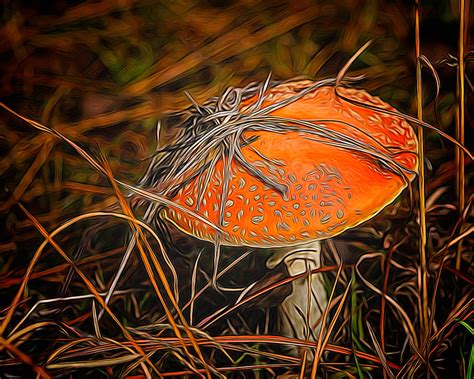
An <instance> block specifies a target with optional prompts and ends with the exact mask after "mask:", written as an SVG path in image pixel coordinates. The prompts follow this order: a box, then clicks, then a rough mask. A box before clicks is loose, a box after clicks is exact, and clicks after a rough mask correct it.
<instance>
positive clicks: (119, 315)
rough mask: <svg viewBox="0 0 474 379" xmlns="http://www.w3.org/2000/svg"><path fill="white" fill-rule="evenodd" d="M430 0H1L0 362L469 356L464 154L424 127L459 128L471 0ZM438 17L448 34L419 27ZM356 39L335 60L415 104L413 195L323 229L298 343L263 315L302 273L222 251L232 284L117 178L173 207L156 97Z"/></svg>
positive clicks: (346, 372)
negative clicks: (154, 182)
mask: <svg viewBox="0 0 474 379" xmlns="http://www.w3.org/2000/svg"><path fill="white" fill-rule="evenodd" d="M58 4H59V3H58ZM437 4H438V2H425V1H421V2H420V4H419V5H421V6H420V7H418V8H416V9H417V13H415V1H414V2H413V4H409V5H401V4H399V3H395V4H392V3H390V4H387V2H383V1H378V2H369V1H363V0H361V1H355V2H347V1H337V2H333V1H327V2H317V4H313V3H311V2H283V1H276V2H271V4H270V3H268V2H263V1H262V2H248V1H235V2H232V3H231V4H229V5H227V4H223V3H221V2H218V1H217V2H214V1H209V2H207V3H202V2H198V1H191V2H166V1H162V2H159V1H154V0H146V1H141V2H133V1H121V2H110V1H99V2H93V1H85V2H83V3H81V4H79V5H76V6H65V5H64V6H62V5H44V6H40V5H38V6H36V7H35V6H34V5H32V6H30V7H27V6H25V5H22V4H21V3H20V2H16V1H12V2H9V3H8V4H7V5H6V6H5V9H4V10H3V14H2V17H3V19H2V21H1V25H0V37H1V38H0V55H1V59H0V70H1V73H2V81H1V83H0V103H1V109H0V151H1V154H2V159H1V160H0V175H1V178H2V179H1V183H2V188H1V192H0V199H1V200H0V222H1V225H0V228H1V229H0V230H2V235H1V236H0V376H2V377H3V376H6V375H16V376H21V377H28V376H31V375H36V376H37V377H43V378H49V377H57V376H61V375H63V376H65V375H70V376H71V377H75V376H91V377H100V376H108V377H129V378H132V377H186V376H187V377H211V376H222V377H238V376H239V375H240V376H242V375H243V376H254V377H274V376H275V375H277V374H292V375H299V376H300V377H311V376H312V377H330V378H341V377H355V378H361V377H384V378H392V377H400V378H404V377H429V376H433V377H436V376H437V377H444V376H446V375H451V376H452V377H458V376H459V377H468V376H469V375H472V371H473V365H474V353H473V352H472V350H471V349H472V338H473V337H472V327H473V319H474V318H473V311H472V307H473V300H472V288H473V284H474V279H473V271H472V242H473V232H474V227H473V226H472V224H471V223H470V220H469V216H470V215H471V214H472V202H473V195H472V190H471V187H470V183H471V181H472V170H471V168H472V161H471V159H470V158H469V157H468V156H467V155H466V154H465V152H463V151H462V149H461V148H459V147H455V146H454V145H453V144H452V143H451V142H449V141H448V140H446V138H442V137H441V136H440V134H439V133H437V132H436V131H435V130H433V129H430V128H429V127H427V126H429V125H434V126H436V127H437V128H439V130H440V131H441V133H446V135H447V136H452V137H454V138H456V139H457V140H458V141H459V143H460V144H464V143H466V141H469V137H472V135H471V136H470V134H472V130H470V129H469V128H467V127H465V126H467V125H469V124H470V123H471V124H472V115H470V114H469V109H472V105H473V104H472V83H471V82H470V81H469V80H467V79H466V77H468V76H469V74H472V65H471V61H469V60H468V59H467V56H468V54H469V51H468V46H469V35H468V32H467V31H468V30H469V26H470V23H471V20H470V19H469V14H470V12H469V2H466V1H460V2H459V8H456V9H454V8H453V9H450V8H449V7H448V6H447V5H446V7H444V6H440V5H437ZM425 5H426V8H424V6H425ZM426 9H428V10H429V11H427V12H425V10H426ZM433 15H434V16H433ZM446 20H451V21H449V22H448V21H446ZM430 22H431V24H430ZM433 23H434V25H435V28H434V29H433V25H432V24H433ZM454 24H455V28H454V29H453V30H456V36H457V37H456V38H457V39H456V41H454V42H455V43H451V42H453V41H448V42H446V41H443V40H439V41H438V40H434V39H430V38H427V37H426V35H427V34H429V33H431V32H433V30H435V31H436V29H440V30H442V29H444V28H447V29H446V30H451V29H452V28H453V25H454ZM430 25H431V26H430ZM449 28H451V29H449ZM425 31H427V32H425ZM425 33H426V34H425ZM458 37H459V38H458ZM368 40H374V42H373V44H372V46H371V47H370V48H369V49H367V50H366V51H364V53H363V54H361V55H360V56H358V57H357V59H356V60H355V61H354V62H352V61H351V62H350V63H351V64H352V65H351V67H350V68H349V70H350V74H351V75H360V74H364V75H365V81H363V82H362V83H360V86H361V87H363V88H365V89H366V90H367V91H369V92H370V93H373V94H374V95H377V96H380V97H381V98H382V99H383V100H384V101H387V102H388V103H390V104H392V105H394V106H396V108H397V109H403V110H404V111H405V112H406V113H407V114H411V115H413V117H414V118H415V115H416V116H417V117H418V118H419V119H420V120H421V119H423V120H424V121H425V122H426V123H429V125H427V124H424V126H425V127H419V126H416V124H415V123H413V126H414V128H416V130H417V132H418V138H419V140H420V141H422V142H424V144H423V143H421V144H420V151H419V158H420V162H423V161H425V165H424V166H423V165H422V166H423V167H424V172H423V171H420V175H419V176H418V183H417V185H414V186H413V188H412V189H411V190H412V196H410V194H409V192H408V191H407V192H406V193H404V194H402V195H401V196H400V197H399V198H398V199H397V200H396V201H395V202H394V203H392V204H391V205H390V206H388V207H387V208H386V209H385V210H384V211H383V212H382V213H381V214H379V215H378V216H377V217H375V218H374V219H372V220H370V221H368V222H366V223H364V224H363V225H361V226H360V227H359V228H357V229H355V230H352V231H348V232H345V233H344V234H342V235H341V236H339V237H337V238H335V239H333V240H329V241H327V242H326V243H324V245H323V253H322V254H323V262H324V265H323V267H322V268H320V269H317V270H313V271H312V272H311V273H313V274H314V273H323V274H324V275H325V278H326V282H327V289H326V290H327V293H328V295H330V296H329V302H328V306H327V308H326V309H325V310H323V312H322V317H321V319H320V320H318V321H317V323H316V324H315V325H312V327H313V329H314V330H316V328H317V327H318V325H319V326H320V327H321V328H320V330H319V331H318V332H317V333H314V334H315V338H314V340H312V339H311V338H309V337H310V336H309V334H308V336H307V337H308V338H306V339H303V340H297V339H295V338H291V337H288V336H282V335H280V334H279V332H278V330H277V329H276V328H275V325H276V324H277V316H276V314H277V312H276V308H277V306H278V305H279V304H280V303H281V302H282V301H283V299H284V298H285V296H287V295H288V293H289V289H290V288H291V282H292V281H293V280H298V279H300V278H303V277H305V276H307V275H309V273H303V274H300V275H297V276H295V277H289V276H288V273H287V271H286V269H285V268H284V267H283V266H281V265H280V266H278V267H277V268H276V269H275V270H269V269H267V268H266V266H265V260H266V258H267V257H268V256H269V255H270V254H271V252H269V251H266V250H263V249H250V248H222V265H221V270H220V271H219V272H218V273H217V278H218V280H219V283H220V285H221V286H222V287H231V288H233V289H235V291H233V292H219V291H216V289H215V288H214V287H213V286H212V285H211V276H212V267H213V262H212V252H213V248H212V246H211V244H208V243H204V242H200V241H197V240H195V239H193V238H191V237H189V236H186V235H183V234H182V233H180V232H179V231H178V230H176V229H173V227H172V226H170V225H166V224H163V223H161V222H152V223H146V222H145V221H144V217H143V215H144V212H145V211H144V210H143V209H142V208H141V207H135V204H134V203H133V202H132V201H131V200H130V199H132V196H130V195H131V194H132V193H133V194H134V197H133V198H135V196H137V197H140V198H141V199H144V200H145V202H148V203H150V204H152V203H158V202H167V205H168V206H174V205H173V204H172V203H170V201H169V199H163V198H161V197H159V196H157V195H156V194H154V193H153V191H150V190H149V189H146V188H141V187H140V186H139V185H138V183H139V180H140V178H141V177H142V176H143V174H144V172H145V170H146V168H147V166H148V164H149V157H150V156H152V154H153V153H154V151H155V150H156V149H157V148H158V147H163V146H165V145H169V144H172V143H173V141H174V138H175V135H176V129H175V128H174V127H175V126H176V125H173V120H172V119H171V120H170V119H169V118H168V116H169V115H170V114H172V112H175V111H182V110H183V109H185V108H187V107H188V106H189V105H190V104H189V100H188V98H187V97H186V95H185V94H184V92H185V91H188V92H189V93H190V94H191V95H192V97H193V98H194V99H196V101H197V102H199V103H202V102H204V101H205V100H207V99H208V98H209V97H212V96H217V95H219V94H220V93H221V92H222V90H223V89H225V88H226V87H228V86H240V87H241V86H244V85H246V84H248V83H249V82H252V81H263V80H265V78H266V77H267V75H268V73H269V72H270V71H271V72H272V73H273V76H274V77H275V78H277V79H281V80H285V79H290V78H294V77H300V76H303V77H306V78H309V79H312V80H314V79H318V78H324V77H328V76H332V77H334V76H335V75H337V73H338V72H341V69H342V68H343V66H344V63H346V62H347V61H348V60H349V58H350V57H351V56H353V54H354V53H355V52H356V51H357V49H358V48H359V47H360V46H363V45H364V44H365V43H366V41H368ZM450 43H451V44H450ZM437 52H442V53H443V54H442V55H440V56H438V55H436V54H437ZM449 54H450V55H449ZM347 68H348V67H345V68H344V70H342V71H344V73H345V69H347ZM436 94H438V95H436ZM159 120H163V128H162V130H161V133H160V135H159V141H158V143H159V146H156V145H157V143H156V141H155V140H156V138H155V133H156V131H155V130H156V125H157V123H158V121H159ZM412 121H413V119H412ZM467 148H469V146H467ZM423 158H424V159H423ZM204 221H205V220H204ZM204 221H203V222H204ZM209 226H210V227H217V226H216V225H212V224H210V225H209ZM132 238H133V240H134V241H135V247H134V248H133V250H132V251H131V254H130V257H129V259H128V260H127V261H126V262H125V261H123V262H122V259H123V257H124V255H126V253H127V248H128V246H129V244H130V241H131V240H132ZM340 256H342V257H343V259H342V260H341V258H340ZM344 256H345V258H344ZM118 272H121V276H120V280H118V282H117V285H116V287H115V288H114V291H113V294H112V296H110V297H108V296H109V288H110V286H111V283H112V282H113V280H114V277H115V275H117V273H118ZM308 295H310V294H308ZM302 319H303V320H306V324H308V320H309V317H308V316H307V315H302ZM296 324H297V323H296V322H295V325H296ZM306 326H308V325H306ZM295 351H296V352H297V353H296V354H295Z"/></svg>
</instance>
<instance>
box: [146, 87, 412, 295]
mask: <svg viewBox="0 0 474 379" xmlns="http://www.w3.org/2000/svg"><path fill="white" fill-rule="evenodd" d="M191 100H192V101H193V103H194V105H193V107H192V108H191V109H190V110H188V114H187V118H186V121H185V122H184V123H183V124H182V125H181V126H182V128H181V134H180V135H179V136H178V138H177V139H176V141H175V142H174V143H173V144H172V145H170V146H168V147H166V148H164V149H162V150H160V151H159V152H158V154H159V155H158V159H157V160H156V161H155V162H154V163H153V168H152V169H151V170H149V174H148V178H147V179H146V180H145V181H144V182H145V184H148V185H149V187H152V188H155V190H156V191H157V192H159V193H160V194H161V195H166V196H168V197H169V198H171V199H172V200H173V201H174V202H175V203H177V204H179V205H181V206H183V207H185V208H187V209H189V210H191V211H193V212H195V213H197V214H200V215H201V216H202V217H204V218H205V219H207V220H209V221H210V222H212V223H213V224H215V225H217V226H218V227H219V229H217V228H213V227H211V226H209V225H208V224H204V223H202V222H201V221H199V220H198V219H196V218H194V217H190V216H189V215H188V214H187V213H186V212H183V210H180V209H176V208H163V209H162V211H161V213H162V216H163V217H164V218H165V219H166V220H168V221H170V222H171V223H172V224H174V225H175V226H176V227H178V228H179V229H180V230H181V231H183V232H185V233H187V234H190V235H192V236H194V237H197V238H199V239H202V240H207V241H211V242H213V243H214V244H215V246H216V255H217V252H218V251H219V246H220V245H227V246H250V247H256V248H272V249H275V248H281V249H282V251H283V253H281V254H280V255H279V257H278V258H275V259H273V260H272V261H270V262H269V264H268V265H269V266H274V265H276V264H277V263H278V262H279V261H281V260H285V258H288V254H289V253H290V252H292V251H293V250H295V249H298V250H300V251H305V250H306V251H309V252H310V251H311V250H315V251H317V252H319V242H318V241H320V240H323V239H327V238H331V237H334V236H336V235H338V234H340V233H342V232H344V231H345V230H347V229H350V228H354V227H356V226H357V225H359V224H361V223H363V222H364V221H367V220H368V219H370V218H372V217H373V216H375V215H376V214H377V213H379V212H380V211H381V210H382V209H384V208H385V206H387V205H388V204H390V203H391V202H393V201H394V199H396V198H397V196H398V195H399V194H400V193H401V192H402V191H403V189H404V188H406V187H407V185H408V184H409V182H410V181H411V180H412V179H413V178H414V176H415V173H416V170H417V164H418V163H417V153H416V152H417V139H416V136H415V133H414V132H413V130H412V128H411V127H410V125H409V124H408V123H407V122H405V121H404V120H403V119H402V118H401V117H397V116H394V112H393V111H395V109H394V108H392V107H391V106H390V105H389V104H387V103H386V102H383V101H382V100H380V99H379V98H377V97H374V96H371V95H370V94H369V93H367V92H366V91H364V90H358V89H353V88H350V87H346V86H340V85H338V83H337V82H336V79H327V80H322V81H319V82H312V81H308V80H300V81H293V82H289V83H282V84H271V83H270V79H269V78H268V79H267V81H266V82H265V83H264V84H263V85H261V86H258V85H255V84H251V85H249V86H247V87H245V88H242V89H238V88H229V89H228V90H227V91H226V92H225V93H224V95H223V96H221V97H219V98H215V99H211V100H210V101H209V102H208V103H206V104H204V105H198V104H197V103H196V102H194V100H193V99H191ZM364 104H367V105H369V107H367V108H365V107H364ZM374 107H377V108H378V109H380V111H374ZM368 108H371V109H368ZM301 246H304V248H303V249H302V248H301ZM317 254H318V253H312V254H311V253H309V254H303V256H301V254H300V255H299V257H300V258H301V259H307V258H308V256H311V255H314V256H317ZM293 258H294V257H293ZM287 261H288V259H287ZM290 261H292V262H293V264H292V265H291V264H290V266H289V271H290V274H291V275H296V274H298V273H300V272H301V270H304V265H300V264H295V260H294V259H293V260H291V259H290V260H289V261H288V262H289V263H291V262H290ZM318 264H319V257H318V259H315V260H314V261H313V264H312V267H311V268H315V265H316V267H317V265H318ZM291 266H293V269H292V267H291ZM294 267H296V269H295V268H294ZM215 270H217V262H215ZM214 277H215V275H214ZM314 283H316V284H315V285H316V286H318V291H321V282H320V281H314ZM318 283H319V284H318ZM300 284H301V283H300ZM293 290H294V292H295V291H296V289H295V288H293ZM297 297H298V296H297ZM299 297H301V296H299ZM322 298H324V296H322Z"/></svg>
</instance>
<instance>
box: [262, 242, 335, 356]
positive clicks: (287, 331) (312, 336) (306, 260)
mask: <svg viewBox="0 0 474 379" xmlns="http://www.w3.org/2000/svg"><path fill="white" fill-rule="evenodd" d="M320 254H321V243H320V242H319V241H313V242H309V243H306V244H304V245H300V246H298V247H297V248H294V247H293V248H291V249H288V248H286V249H285V248H283V249H279V250H278V251H276V252H275V253H274V254H273V255H272V257H270V258H269V259H268V261H267V267H268V268H270V269H272V268H274V267H275V266H276V265H278V264H280V263H283V264H285V266H286V268H287V270H288V273H289V275H290V276H292V277H293V276H297V275H300V274H302V273H304V272H306V273H307V275H306V276H304V277H302V278H298V279H295V280H293V282H292V285H291V286H292V291H291V294H290V295H288V296H287V297H286V298H285V300H284V301H283V302H282V303H281V305H280V307H279V320H280V321H279V332H280V333H281V334H282V335H284V336H286V337H294V338H298V339H301V340H309V341H315V340H316V336H317V334H318V333H319V329H320V326H321V325H320V319H321V315H322V313H323V311H324V309H325V308H326V306H327V302H328V300H327V295H326V291H325V288H324V282H323V274H322V273H317V274H311V271H312V270H315V269H317V268H320V267H321V259H320V257H321V255H320ZM293 353H297V351H294V352H293Z"/></svg>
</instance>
